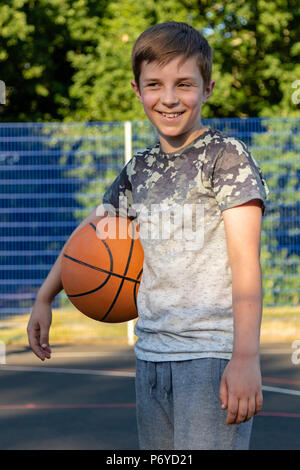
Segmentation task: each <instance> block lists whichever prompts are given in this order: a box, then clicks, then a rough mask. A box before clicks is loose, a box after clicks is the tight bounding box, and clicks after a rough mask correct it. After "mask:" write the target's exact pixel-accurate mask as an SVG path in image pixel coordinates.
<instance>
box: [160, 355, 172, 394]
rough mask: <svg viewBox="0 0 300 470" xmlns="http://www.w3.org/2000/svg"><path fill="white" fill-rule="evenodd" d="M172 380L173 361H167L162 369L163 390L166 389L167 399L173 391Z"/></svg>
mask: <svg viewBox="0 0 300 470" xmlns="http://www.w3.org/2000/svg"><path fill="white" fill-rule="evenodd" d="M171 382H172V380H171V363H170V362H165V363H164V367H163V370H162V387H163V390H164V391H165V396H164V398H165V400H167V398H168V394H169V393H170V391H171V387H172V383H171Z"/></svg>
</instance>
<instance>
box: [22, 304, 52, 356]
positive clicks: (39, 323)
mask: <svg viewBox="0 0 300 470" xmlns="http://www.w3.org/2000/svg"><path fill="white" fill-rule="evenodd" d="M51 322H52V310H51V303H49V302H47V301H44V300H40V299H38V298H37V299H36V301H35V303H34V306H33V308H32V312H31V316H30V319H29V322H28V326H27V335H28V341H29V346H30V347H31V349H32V351H33V352H34V354H35V355H36V356H37V357H38V358H39V359H41V360H42V361H44V360H45V359H46V358H47V359H50V358H51V348H50V346H49V330H50V326H51Z"/></svg>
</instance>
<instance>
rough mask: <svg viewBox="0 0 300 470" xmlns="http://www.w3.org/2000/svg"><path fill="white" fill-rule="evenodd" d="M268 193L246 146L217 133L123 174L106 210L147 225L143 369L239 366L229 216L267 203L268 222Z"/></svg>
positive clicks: (138, 330) (138, 157) (143, 157)
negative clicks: (228, 362) (164, 364)
mask: <svg viewBox="0 0 300 470" xmlns="http://www.w3.org/2000/svg"><path fill="white" fill-rule="evenodd" d="M268 193H269V190H268V187H267V184H266V182H265V180H264V178H263V175H262V173H261V170H260V168H259V166H258V165H257V162H256V161H255V159H254V158H253V156H252V155H251V153H250V152H249V150H248V149H247V147H246V145H245V144H244V143H243V142H242V141H241V140H239V139H237V138H234V137H229V136H227V135H225V134H224V133H222V132H220V131H218V130H215V129H212V128H205V129H204V131H203V132H202V134H201V135H200V136H198V137H197V138H196V139H195V140H194V141H192V142H191V143H190V144H189V145H187V146H186V147H184V148H182V149H180V151H177V152H173V153H164V152H162V151H161V147H160V144H159V143H157V144H155V145H154V146H153V147H151V148H147V149H146V150H144V151H141V152H137V153H136V154H135V155H134V156H133V158H132V159H131V160H130V161H129V163H128V164H127V165H126V166H125V167H124V168H123V170H122V171H121V173H120V174H119V176H118V177H117V178H116V179H115V181H114V182H113V183H112V185H111V186H110V187H109V188H108V190H107V191H106V193H105V195H104V197H103V204H104V205H105V204H111V205H112V206H114V208H116V209H117V211H116V213H117V214H119V215H121V216H127V215H129V216H130V217H131V218H135V219H136V220H137V222H138V224H139V229H140V240H141V243H142V246H143V249H144V265H143V275H142V279H141V283H140V287H139V291H138V296H137V307H138V320H137V323H136V325H135V334H136V336H137V337H138V340H137V342H136V344H135V353H136V357H137V358H138V359H144V360H147V361H170V360H174V361H181V360H187V359H197V358H201V357H219V358H225V359H230V357H231V354H232V346H233V309H232V275H231V269H230V265H229V258H228V253H227V246H226V235H225V227H224V221H223V218H222V211H224V210H225V209H228V208H230V207H234V206H238V205H240V204H243V203H245V202H247V201H250V200H251V199H260V200H261V201H262V213H263V215H264V214H265V209H266V206H265V202H266V199H267V197H268ZM128 210H129V212H128ZM109 212H111V211H110V210H109Z"/></svg>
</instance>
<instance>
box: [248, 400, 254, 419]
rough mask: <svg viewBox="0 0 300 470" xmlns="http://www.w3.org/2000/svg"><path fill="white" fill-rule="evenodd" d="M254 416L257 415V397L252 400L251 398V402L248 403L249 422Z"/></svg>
mask: <svg viewBox="0 0 300 470" xmlns="http://www.w3.org/2000/svg"><path fill="white" fill-rule="evenodd" d="M254 415H255V397H251V398H249V401H248V416H247V421H249V419H251V418H253V416H254Z"/></svg>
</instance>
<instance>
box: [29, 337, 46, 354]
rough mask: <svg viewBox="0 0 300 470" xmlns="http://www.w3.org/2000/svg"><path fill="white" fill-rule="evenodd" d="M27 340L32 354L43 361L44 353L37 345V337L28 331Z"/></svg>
mask: <svg viewBox="0 0 300 470" xmlns="http://www.w3.org/2000/svg"><path fill="white" fill-rule="evenodd" d="M28 340H29V346H30V347H31V349H32V351H33V352H34V354H35V355H36V356H37V357H38V358H39V359H41V360H42V361H43V360H44V359H45V353H44V351H43V350H42V349H41V347H40V345H39V341H38V338H37V337H36V336H35V335H34V334H33V333H29V334H28Z"/></svg>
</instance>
